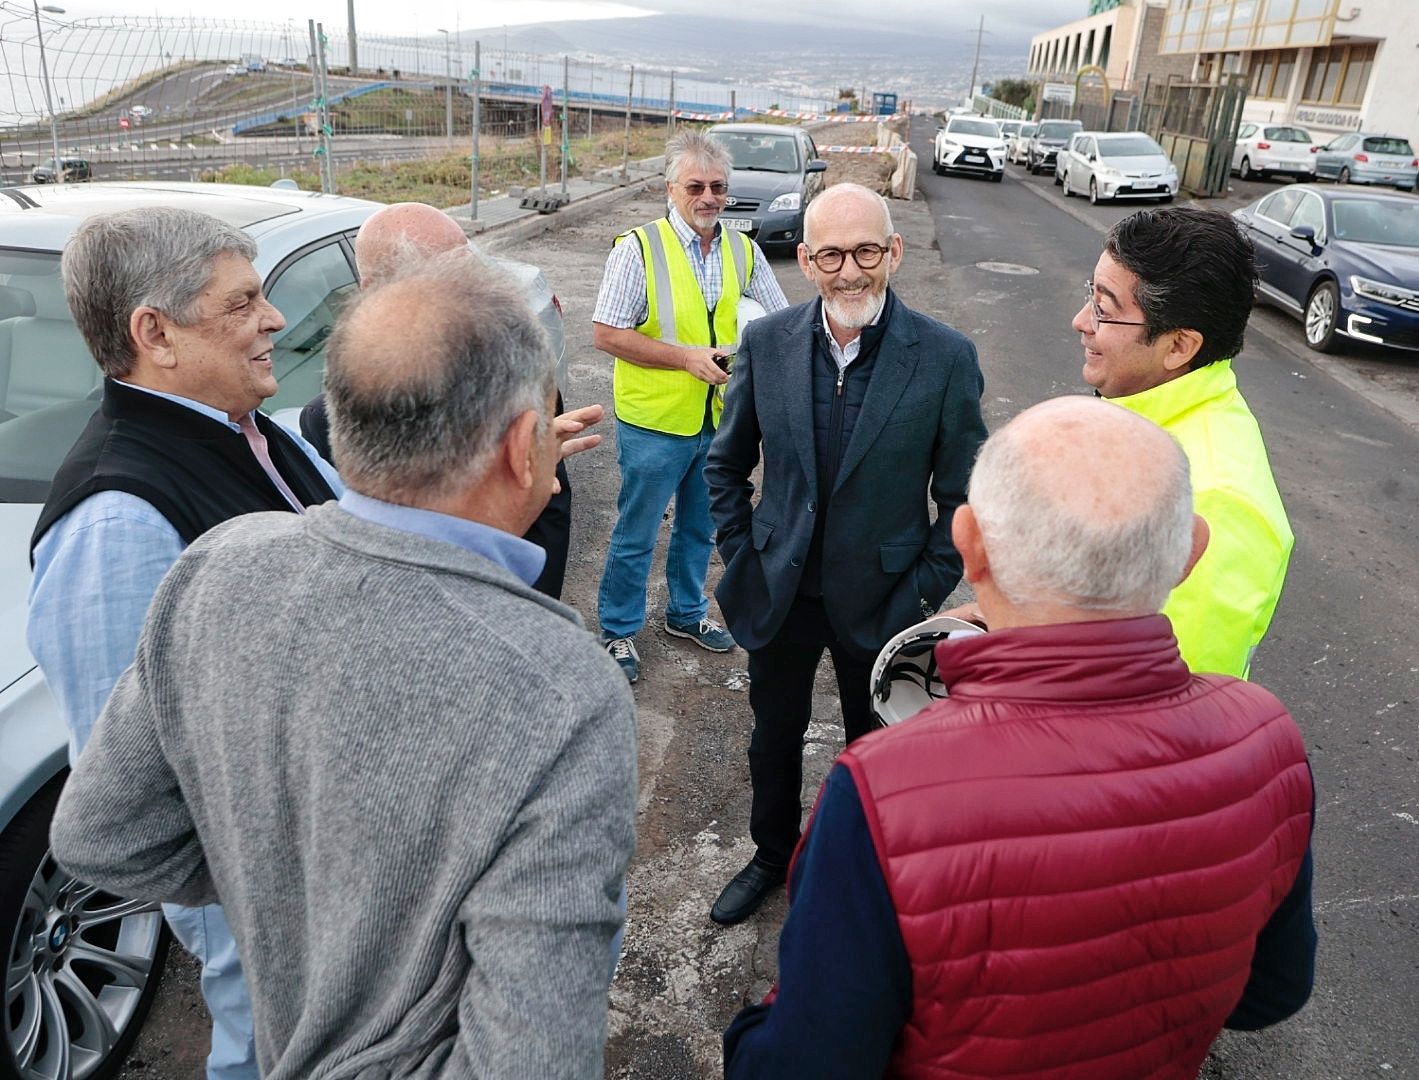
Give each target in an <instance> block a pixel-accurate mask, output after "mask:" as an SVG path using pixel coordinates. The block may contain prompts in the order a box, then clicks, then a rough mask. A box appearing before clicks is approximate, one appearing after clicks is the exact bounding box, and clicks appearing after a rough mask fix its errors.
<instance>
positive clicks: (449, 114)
mask: <svg viewBox="0 0 1419 1080" xmlns="http://www.w3.org/2000/svg"><path fill="white" fill-rule="evenodd" d="M439 33H440V34H442V35H443V77H444V79H445V81H446V82H447V83H448V100H447V101H446V102H445V103H444V105H445V108H444V126H445V128H446V129H447V131H448V141H449V143H450V144H452V142H453V76H452V75H451V74H450V71H451V70H452V69H451V68H450V67H449V65H450V64H451V63H453V54H452V53H451V52H449V46H450V43H451V42H452V41H453V35H452V34H450V33H449V32H448V31H447V30H444V29H443V28H442V27H440V28H439Z"/></svg>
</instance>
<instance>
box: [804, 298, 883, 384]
mask: <svg viewBox="0 0 1419 1080" xmlns="http://www.w3.org/2000/svg"><path fill="white" fill-rule="evenodd" d="M886 310H887V290H886V289H883V290H882V297H881V300H880V302H879V303H878V305H877V313H876V314H875V315H873V316H872V321H871V322H870V323H868V324H867V325H868V326H876V325H877V320H878V319H880V318H882V312H884V311H886ZM818 318H819V320H820V321H821V322H822V324H823V334H824V336H826V337H827V339H828V351H829V352H830V353H831V354H832V357H833V363H835V364H837V365H838V370H839V371H846V370H847V366H848V365H849V364H851V363H852V362H853V361H854V360H856V359H857V354H858V353H859V352H861V351H862V334H861V332H859V333H858V335H857V337H855V338H853V339H852V340H851V341H849V342H848V343H847V344H846V345H839V344H838V339H837V338H835V337H833V328H832V327H830V326H829V325H828V312H827V310H826V308H825V307H824V305H823V301H822V299H821V298H819V300H818Z"/></svg>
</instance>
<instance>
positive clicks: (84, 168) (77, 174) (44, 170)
mask: <svg viewBox="0 0 1419 1080" xmlns="http://www.w3.org/2000/svg"><path fill="white" fill-rule="evenodd" d="M59 160H60V161H62V162H64V182H65V183H66V184H72V183H73V182H74V181H76V180H88V179H90V177H92V175H93V173H92V171H91V170H90V169H89V163H88V161H86V160H85V159H84V158H81V157H65V158H60V159H59ZM56 172H57V170H56V169H55V168H54V159H53V158H49V159H48V160H46V161H42V162H40V163H39V164H38V165H36V166H35V167H34V168H33V169H31V170H30V181H31V183H35V184H52V183H54V181H55V179H56V175H55V174H56Z"/></svg>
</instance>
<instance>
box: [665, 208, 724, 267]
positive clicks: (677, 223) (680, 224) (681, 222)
mask: <svg viewBox="0 0 1419 1080" xmlns="http://www.w3.org/2000/svg"><path fill="white" fill-rule="evenodd" d="M666 217H668V218H669V219H670V227H671V228H672V229H674V230H675V235H676V236H678V237H679V238H680V243H682V244H684V245H685V250H686V251H688V252H690V254H691V257H692V258H695V259H699V260H700V261H701V262H703V261H704V260H706V259H708V258H710V257H711V256H713V255H714V253H715V251H716V250H717V249H718V248H719V237H720V234H721V233H723V232H724V226H722V225H720V224H719V223H718V222H715V226H714V237H713V238H712V239H711V240H710V249H709V255H701V254H700V234H699V233H697V232H695V230H694V228H693V227H692V226H691V225H690V223H689V222H688V221H686V220H685V219H684V218H683V217H681V216H680V211H679V210H678V209H677V208H675V207H674V206H672V207H671V208H670V213H668V214H667V215H666Z"/></svg>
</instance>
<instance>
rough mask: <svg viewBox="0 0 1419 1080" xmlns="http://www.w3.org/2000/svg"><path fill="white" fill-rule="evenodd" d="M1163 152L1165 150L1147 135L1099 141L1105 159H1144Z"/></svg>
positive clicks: (1100, 151) (1100, 150)
mask: <svg viewBox="0 0 1419 1080" xmlns="http://www.w3.org/2000/svg"><path fill="white" fill-rule="evenodd" d="M1162 152H1163V148H1162V147H1161V146H1159V145H1158V144H1157V143H1155V142H1154V141H1153V140H1152V139H1150V138H1149V137H1148V136H1147V135H1128V136H1125V137H1124V138H1121V139H1100V140H1099V153H1100V154H1101V155H1102V156H1103V157H1144V156H1147V155H1156V154H1161V153H1162Z"/></svg>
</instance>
